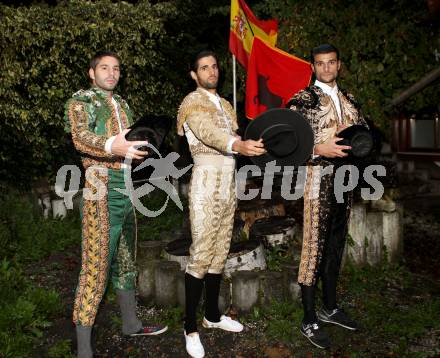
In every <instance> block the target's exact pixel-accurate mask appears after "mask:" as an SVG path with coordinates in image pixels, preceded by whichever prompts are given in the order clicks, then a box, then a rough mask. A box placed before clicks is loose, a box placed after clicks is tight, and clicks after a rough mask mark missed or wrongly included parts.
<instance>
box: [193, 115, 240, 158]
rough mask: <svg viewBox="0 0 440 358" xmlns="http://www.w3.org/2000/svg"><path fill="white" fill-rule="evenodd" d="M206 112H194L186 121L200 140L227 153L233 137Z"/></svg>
mask: <svg viewBox="0 0 440 358" xmlns="http://www.w3.org/2000/svg"><path fill="white" fill-rule="evenodd" d="M208 116H209V114H208V113H206V112H193V113H191V114H190V115H188V116H187V117H186V123H187V125H188V127H189V128H190V129H191V131H192V132H193V133H194V135H195V136H196V137H197V139H198V140H199V141H201V142H202V143H203V144H204V145H206V146H208V147H212V148H214V149H216V150H218V151H220V152H223V153H226V152H227V149H228V143H229V141H230V139H231V138H233V137H232V136H231V135H229V134H228V133H226V132H223V130H221V129H220V128H218V127H216V126H215V125H214V124H213V123H212V122H211V121H210V120H209V118H208Z"/></svg>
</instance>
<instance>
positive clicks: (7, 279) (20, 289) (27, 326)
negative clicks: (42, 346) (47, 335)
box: [0, 259, 62, 358]
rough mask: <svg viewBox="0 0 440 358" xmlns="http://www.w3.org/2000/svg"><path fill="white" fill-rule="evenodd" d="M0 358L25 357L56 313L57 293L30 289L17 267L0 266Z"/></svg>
mask: <svg viewBox="0 0 440 358" xmlns="http://www.w3.org/2000/svg"><path fill="white" fill-rule="evenodd" d="M0 287H2V290H1V293H0V306H1V307H2V309H1V310H0V356H1V357H5V358H6V357H11V358H12V357H14V358H16V357H29V352H30V350H31V349H32V345H33V344H34V342H35V340H36V339H38V338H41V337H42V335H43V330H44V329H45V328H47V327H49V326H50V322H49V321H48V318H49V316H51V315H53V314H56V313H58V312H59V311H60V308H61V307H62V306H61V302H60V299H59V296H58V294H57V293H56V292H55V291H53V290H51V291H47V290H44V289H42V288H38V287H34V286H33V285H32V284H31V283H30V282H29V281H27V279H26V278H25V276H24V274H23V272H22V271H21V270H20V269H19V268H18V267H17V265H15V264H13V263H11V262H9V261H7V260H6V259H3V261H2V262H1V265H0Z"/></svg>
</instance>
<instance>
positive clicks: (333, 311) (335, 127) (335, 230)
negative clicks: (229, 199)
mask: <svg viewBox="0 0 440 358" xmlns="http://www.w3.org/2000/svg"><path fill="white" fill-rule="evenodd" d="M311 62H312V65H311V66H312V70H313V72H314V74H315V76H316V81H315V83H314V85H312V86H310V87H308V88H306V89H305V90H302V91H300V92H299V93H298V94H296V95H295V96H294V97H293V98H292V99H291V100H290V101H289V102H288V104H287V107H288V108H290V109H292V110H296V111H299V112H300V113H301V114H302V115H303V116H304V117H305V118H306V120H307V121H308V122H309V123H310V125H311V127H312V129H313V132H314V136H315V146H314V151H313V156H312V158H311V160H309V161H308V162H307V177H306V183H305V187H304V234H303V246H302V251H301V262H300V266H299V272H298V283H299V284H300V286H301V293H302V302H303V308H304V319H303V322H302V325H301V332H302V333H303V335H304V336H305V337H306V338H308V339H309V340H310V342H311V343H313V344H314V345H315V346H317V347H320V348H327V347H329V346H330V340H329V338H328V336H327V334H326V332H325V331H324V330H323V329H322V327H321V325H320V323H319V321H322V322H327V323H333V324H336V325H339V326H342V327H344V328H347V329H349V330H356V329H357V324H356V322H355V321H353V320H352V319H351V318H349V316H348V315H347V314H346V313H345V312H344V311H343V310H342V309H341V308H340V307H338V305H337V302H336V285H337V279H338V274H339V269H340V266H341V261H342V256H343V252H344V246H345V237H346V235H347V222H348V218H349V215H350V205H351V197H352V195H351V194H352V193H351V192H346V193H344V200H343V202H342V203H339V202H337V201H336V198H335V182H334V179H335V172H336V170H337V169H338V167H339V165H338V164H335V163H338V161H337V160H336V161H334V159H335V158H344V157H346V156H347V153H346V150H349V149H350V148H351V147H349V146H345V145H340V144H338V141H339V140H341V138H338V133H339V132H340V131H341V130H342V129H344V128H346V127H348V126H351V125H355V124H360V125H364V126H367V125H366V123H365V121H364V119H363V118H362V115H361V114H360V111H359V106H358V105H357V103H356V102H355V100H354V98H353V96H352V95H351V94H349V93H347V92H345V91H342V90H340V89H339V88H338V86H337V84H336V78H337V76H338V72H339V69H340V66H341V61H340V59H339V51H338V49H336V48H335V47H334V46H332V45H328V44H325V45H320V46H318V47H315V48H314V49H313V50H312V56H311ZM339 163H340V162H339ZM329 169H330V171H329ZM324 170H326V172H327V173H326V174H325V175H322V174H323V171H324ZM337 184H338V183H336V185H337ZM340 184H341V185H342V184H343V183H340ZM319 278H321V282H322V293H323V307H322V309H321V310H320V311H319V312H318V313H316V311H315V287H316V283H317V280H318V279H319Z"/></svg>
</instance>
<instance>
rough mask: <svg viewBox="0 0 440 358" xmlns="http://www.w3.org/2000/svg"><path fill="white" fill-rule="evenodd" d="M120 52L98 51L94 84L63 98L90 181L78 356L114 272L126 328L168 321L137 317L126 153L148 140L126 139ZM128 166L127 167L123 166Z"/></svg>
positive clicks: (140, 331)
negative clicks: (145, 320) (118, 89)
mask: <svg viewBox="0 0 440 358" xmlns="http://www.w3.org/2000/svg"><path fill="white" fill-rule="evenodd" d="M120 64H121V61H120V58H119V56H118V55H117V54H116V53H114V52H99V53H97V54H96V55H95V56H94V57H93V58H92V60H91V61H90V67H89V71H88V74H89V77H90V81H91V82H92V84H93V87H92V88H90V89H89V90H86V91H84V90H80V91H78V92H76V93H75V94H74V95H73V96H72V98H71V99H69V100H68V101H67V104H66V123H67V127H68V130H69V131H70V132H71V134H72V140H73V143H74V145H75V148H76V150H78V151H79V152H80V154H81V156H82V163H83V166H84V169H85V170H86V181H85V187H84V191H83V201H82V213H81V219H82V263H81V271H80V274H79V283H78V287H77V290H76V297H75V303H74V310H73V322H74V323H75V325H76V334H77V342H78V357H81V358H85V357H92V356H93V351H92V348H91V331H92V327H93V324H94V322H95V318H96V313H97V310H98V307H99V304H100V302H101V300H102V298H103V295H104V292H105V289H106V286H107V283H108V280H109V278H110V276H111V279H112V283H113V287H114V288H115V290H116V294H117V298H118V302H119V305H120V308H121V315H122V332H123V333H124V334H125V335H130V336H136V335H156V334H160V333H162V332H165V331H166V329H167V327H164V326H143V324H142V322H141V321H140V320H139V319H138V318H137V316H136V298H135V284H136V269H135V251H136V250H135V247H136V221H135V212H134V208H133V206H132V203H131V202H130V199H129V197H128V196H126V195H123V194H122V193H120V192H118V191H116V190H115V189H117V188H120V189H125V183H124V172H125V173H127V174H128V173H129V172H128V171H129V170H130V168H129V167H128V168H127V167H126V165H125V164H124V159H125V157H126V156H130V157H131V158H133V159H142V158H144V157H145V156H146V155H147V152H145V151H140V150H137V149H135V147H134V146H137V145H145V144H146V143H147V142H142V141H134V142H129V141H127V140H126V139H125V134H126V133H127V132H128V131H129V129H127V128H128V127H129V126H130V125H131V124H132V113H131V111H130V108H129V107H128V104H127V103H126V102H125V101H124V100H123V99H122V98H121V97H120V96H118V95H114V94H113V89H114V88H115V87H116V85H117V84H118V81H119V76H120ZM124 169H125V170H124Z"/></svg>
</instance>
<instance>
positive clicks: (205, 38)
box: [0, 0, 440, 186]
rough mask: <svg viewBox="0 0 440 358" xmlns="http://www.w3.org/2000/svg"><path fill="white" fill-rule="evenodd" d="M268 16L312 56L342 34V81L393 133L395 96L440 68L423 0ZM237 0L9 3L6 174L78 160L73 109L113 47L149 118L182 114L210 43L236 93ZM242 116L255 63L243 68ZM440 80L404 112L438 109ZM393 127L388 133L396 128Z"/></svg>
mask: <svg viewBox="0 0 440 358" xmlns="http://www.w3.org/2000/svg"><path fill="white" fill-rule="evenodd" d="M248 4H249V5H250V6H251V8H252V9H253V10H254V12H255V13H256V15H257V16H258V17H260V18H262V19H265V18H277V19H279V20H280V21H279V22H280V29H279V34H278V47H279V48H281V49H283V50H285V51H287V52H289V53H291V54H295V55H297V56H299V57H302V58H307V59H308V58H309V51H310V48H312V47H314V46H316V45H317V44H319V43H323V42H331V43H333V44H335V45H336V46H337V47H338V48H339V49H340V50H341V56H342V60H343V71H342V73H341V78H340V84H341V87H345V88H347V89H349V90H350V91H351V92H353V94H354V95H355V96H356V98H357V99H358V100H359V102H360V103H361V105H362V108H363V112H364V114H365V115H366V116H367V117H369V118H370V119H372V120H373V121H374V123H375V124H376V125H378V126H379V127H380V128H382V129H383V130H384V131H387V130H388V129H389V125H390V115H392V114H393V113H391V110H388V109H385V107H386V105H387V104H389V102H390V100H391V99H392V98H393V97H394V96H396V95H397V94H399V93H401V92H402V91H403V90H404V89H406V88H408V87H409V86H410V85H412V84H413V83H414V82H415V81H417V80H418V79H420V78H421V77H422V76H423V75H425V74H426V73H428V72H429V71H430V70H432V69H434V68H436V67H438V66H439V60H438V55H437V57H436V54H437V53H440V36H439V27H438V25H435V24H434V25H433V24H432V23H431V22H430V21H428V12H427V8H426V1H424V0H416V1H411V0H386V1H377V0H374V1H362V0H354V1H347V0H343V1H329V2H326V3H325V4H323V3H322V2H320V1H318V0H310V1H298V0H265V1H262V0H254V1H252V0H249V1H248ZM229 6H230V1H229V0H219V1H216V2H201V1H198V0H170V1H151V2H150V1H148V0H141V1H137V2H136V4H130V3H127V2H123V1H118V2H112V1H111V0H102V1H94V2H92V1H85V0H73V1H60V2H59V3H58V5H57V6H52V7H49V6H47V5H44V4H33V5H30V6H28V7H8V6H5V5H0V18H1V19H2V21H1V22H0V33H1V35H0V65H1V68H2V71H1V73H0V119H1V120H0V129H1V132H2V142H1V144H0V162H1V163H2V165H1V166H0V167H1V169H0V176H1V178H2V180H6V181H7V182H8V183H11V184H14V185H22V186H23V185H29V184H30V183H31V182H32V180H33V179H35V178H38V177H41V176H44V177H48V178H51V179H53V176H54V173H56V171H57V170H58V168H59V167H60V166H61V165H63V164H67V163H74V162H77V158H76V157H75V156H74V154H73V153H74V151H73V150H72V148H71V147H70V145H69V144H68V143H67V142H66V141H65V138H64V136H65V134H64V131H63V107H64V103H65V102H66V100H67V99H68V98H69V97H70V96H71V95H72V94H73V93H74V92H76V91H77V90H78V89H80V88H86V87H88V86H89V85H88V82H87V76H86V71H87V67H88V60H89V59H90V57H91V56H92V55H93V54H94V53H95V52H96V51H97V50H102V49H112V50H115V51H117V52H118V53H119V54H120V55H121V57H122V59H123V73H122V75H123V77H122V79H121V83H120V86H119V88H118V89H117V92H118V93H120V94H121V95H122V96H123V97H124V98H125V99H127V101H128V103H129V104H130V106H131V107H132V109H133V111H134V113H135V118H137V117H138V116H139V115H141V114H143V113H146V112H152V113H165V114H168V115H170V116H173V117H174V116H175V114H176V111H177V107H178V105H179V103H180V101H181V99H182V98H183V96H184V95H185V94H186V93H188V92H189V90H191V89H192V88H193V87H194V83H193V81H192V80H190V79H189V76H188V63H189V58H190V57H192V55H193V54H194V53H195V52H196V51H197V50H199V49H201V48H207V47H210V48H212V49H214V50H216V51H217V53H218V54H219V62H220V67H221V69H222V77H223V80H224V81H223V82H221V85H220V92H221V93H222V94H223V95H225V96H227V97H230V96H231V94H232V70H231V56H230V54H229V52H228V36H229ZM237 72H238V88H239V91H238V100H239V113H240V114H242V107H243V106H242V104H243V101H244V93H245V78H246V74H245V71H244V70H243V69H242V68H241V66H238V71H237ZM439 95H440V93H439V86H430V87H428V88H426V89H424V90H423V91H422V92H420V93H419V94H417V95H415V96H413V97H411V98H410V99H409V100H407V101H406V102H405V104H404V106H403V107H404V109H411V110H418V109H421V108H423V107H427V106H437V105H438V103H437V102H438V101H437V99H438V98H439ZM386 134H389V133H386Z"/></svg>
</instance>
